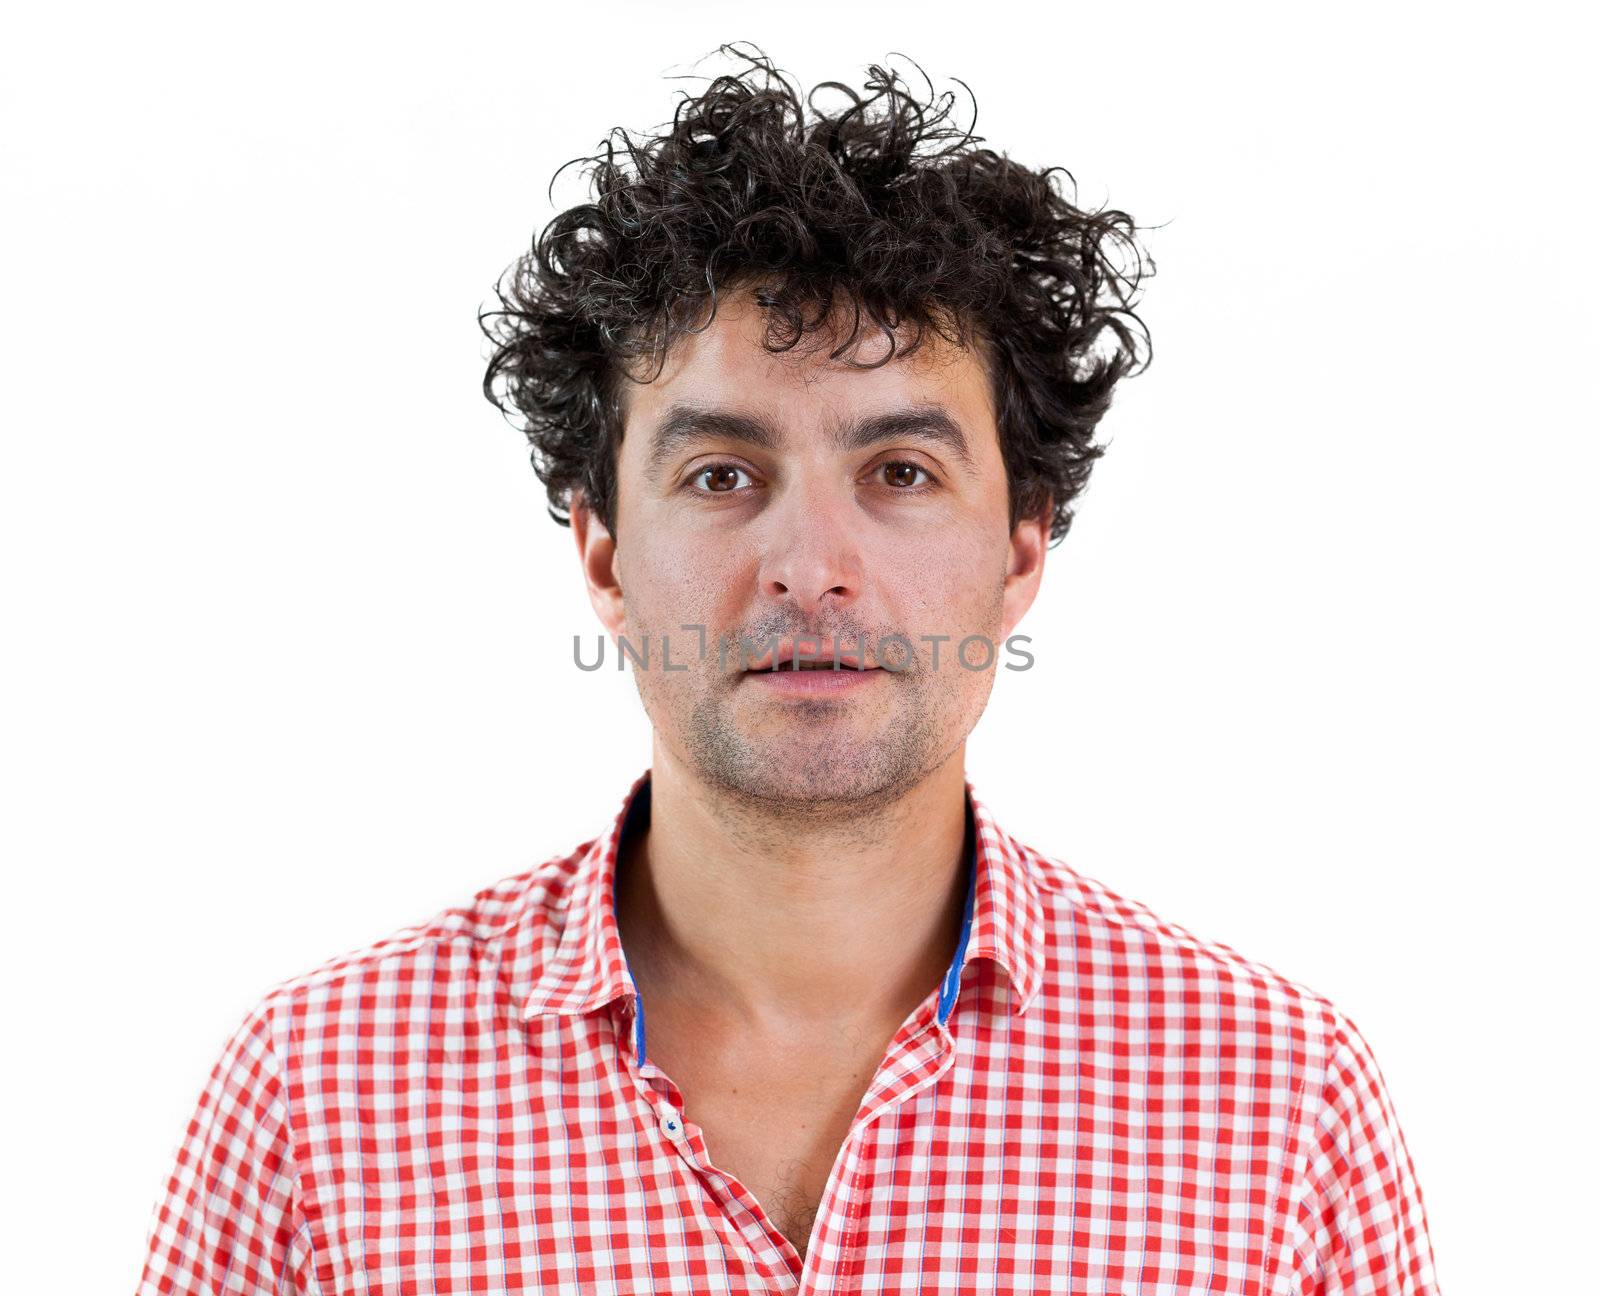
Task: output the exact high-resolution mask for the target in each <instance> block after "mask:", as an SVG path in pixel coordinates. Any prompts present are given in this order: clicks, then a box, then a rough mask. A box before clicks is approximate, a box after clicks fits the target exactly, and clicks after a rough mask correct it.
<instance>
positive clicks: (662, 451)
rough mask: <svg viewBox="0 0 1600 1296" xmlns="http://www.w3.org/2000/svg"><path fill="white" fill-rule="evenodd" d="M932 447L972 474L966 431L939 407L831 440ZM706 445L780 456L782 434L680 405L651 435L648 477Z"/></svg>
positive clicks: (912, 409) (871, 417)
mask: <svg viewBox="0 0 1600 1296" xmlns="http://www.w3.org/2000/svg"><path fill="white" fill-rule="evenodd" d="M907 438H910V439H912V440H920V441H928V442H931V443H933V444H934V445H937V446H939V447H940V448H941V449H943V450H945V451H946V452H948V453H949V454H950V455H951V456H952V457H953V458H954V459H956V460H957V461H958V462H959V463H960V464H961V466H962V467H963V468H965V469H966V470H967V471H968V472H971V471H972V470H973V467H974V464H973V460H972V449H971V447H970V446H968V444H967V437H966V433H964V432H963V431H962V430H961V425H960V424H959V423H957V422H956V421H955V419H953V418H951V417H950V415H949V414H948V413H946V411H945V410H944V409H943V408H941V407H940V406H938V405H912V406H908V407H906V408H905V409H898V410H889V411H886V412H884V413H881V414H863V415H861V416H859V417H857V418H852V419H846V420H844V421H843V422H842V423H836V424H835V425H834V426H833V427H832V428H831V429H830V435H829V439H830V441H831V443H832V446H833V448H834V449H835V450H838V451H840V452H841V453H848V452H850V451H853V450H866V449H868V448H870V447H872V446H875V445H881V444H883V443H884V442H885V441H901V440H905V439H907ZM701 440H721V441H739V442H743V443H744V444H745V445H750V446H755V447H756V448H758V449H761V450H776V449H777V448H778V447H779V446H781V445H782V444H783V440H784V437H783V433H782V431H781V430H780V429H779V428H778V426H777V425H776V424H775V423H773V422H772V421H771V420H770V419H768V418H765V417H763V416H762V415H759V414H743V413H739V412H738V411H735V410H722V409H712V408H708V407H706V406H701V405H689V404H683V403H678V404H674V405H671V406H669V407H668V409H667V412H666V415H665V416H664V417H663V418H662V420H661V421H660V422H659V423H658V424H657V425H656V427H655V430H654V431H653V432H651V434H650V447H649V451H648V457H647V460H646V471H647V472H648V473H649V474H650V475H652V476H654V475H656V474H657V473H659V472H660V470H661V468H662V466H663V465H664V464H665V463H666V461H667V460H668V459H669V458H671V457H672V456H673V455H674V454H675V453H677V452H678V451H679V450H680V449H681V448H682V447H683V446H684V445H686V444H689V443H692V442H694V441H701Z"/></svg>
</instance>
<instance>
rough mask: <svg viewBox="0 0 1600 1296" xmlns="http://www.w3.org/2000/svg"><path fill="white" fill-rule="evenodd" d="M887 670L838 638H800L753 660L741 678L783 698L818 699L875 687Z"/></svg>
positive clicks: (748, 663)
mask: <svg viewBox="0 0 1600 1296" xmlns="http://www.w3.org/2000/svg"><path fill="white" fill-rule="evenodd" d="M857 642H858V645H859V641H857ZM887 673H888V672H887V671H886V670H885V669H884V668H883V667H882V666H878V665H876V664H874V663H872V662H870V661H868V660H866V659H864V658H863V657H862V656H861V654H860V653H859V652H855V651H846V650H845V647H844V645H843V644H842V643H840V642H839V641H838V640H834V639H812V638H805V637H796V638H790V639H783V640H780V641H779V642H778V645H777V647H776V648H769V649H768V651H766V652H764V653H763V654H762V655H761V656H760V657H757V658H751V659H749V660H748V661H747V662H746V669H744V670H743V671H741V672H740V674H739V678H740V680H741V681H742V682H748V683H749V684H751V685H753V686H754V687H756V688H758V689H761V690H763V691H765V692H767V693H773V694H777V695H778V696H780V697H798V698H816V697H829V696H837V695H840V694H844V693H852V692H855V691H856V690H858V689H864V688H872V687H874V686H875V685H876V684H877V683H878V682H879V681H881V680H882V678H883V676H884V675H885V674H887Z"/></svg>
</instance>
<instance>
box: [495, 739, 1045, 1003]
mask: <svg viewBox="0 0 1600 1296" xmlns="http://www.w3.org/2000/svg"><path fill="white" fill-rule="evenodd" d="M649 781H650V771H649V770H645V772H644V773H643V774H641V775H639V777H638V778H636V779H635V780H634V782H633V786H632V787H631V788H629V789H628V793H627V795H626V796H625V797H624V798H623V801H622V805H621V808H620V809H619V810H618V811H617V813H616V816H615V818H613V820H612V822H611V826H610V828H609V829H608V830H607V831H606V832H605V833H604V834H603V835H602V836H600V837H597V838H595V839H594V840H593V841H592V842H590V843H589V844H588V845H587V846H585V847H581V848H579V850H578V852H577V855H576V861H575V865H574V867H573V868H572V870H571V872H570V873H569V874H568V875H567V881H566V886H565V892H566V894H565V901H564V904H561V905H560V906H559V908H560V910H561V912H557V913H556V914H555V915H554V916H555V921H556V922H557V923H558V924H559V925H560V933H559V936H557V937H555V938H554V939H553V940H546V941H540V942H538V948H540V949H542V950H544V951H546V953H545V955H544V956H543V957H542V958H541V957H540V956H538V955H535V960H534V966H533V968H532V969H531V971H532V989H531V990H530V992H529V994H528V996H527V998H526V999H525V1000H524V1002H523V1013H522V1015H523V1017H524V1018H529V1017H533V1016H536V1015H539V1014H544V1013H557V1014H565V1013H574V1014H580V1015H581V1014H584V1013H588V1012H592V1011H594V1010H595V1009H597V1008H601V1007H603V1006H605V1005H606V1004H608V1003H610V1002H611V1001H612V1000H613V999H616V998H618V997H625V996H632V995H634V994H636V993H637V987H636V986H635V985H634V982H633V977H632V975H631V974H630V973H629V971H628V963H627V958H626V957H625V956H624V954H623V951H622V940H621V937H620V935H619V934H618V928H617V921H616V911H615V906H614V904H613V897H614V888H615V882H616V871H617V855H618V847H619V846H620V844H621V842H622V839H623V834H624V832H625V831H627V830H628V828H629V816H630V813H632V814H634V815H635V816H638V817H642V814H643V813H645V812H647V810H648V804H649ZM641 793H643V794H644V795H643V796H641ZM966 798H967V806H968V809H969V811H970V814H971V823H970V827H971V829H972V845H973V855H974V857H975V864H976V866H975V868H973V869H972V871H971V872H970V873H969V874H968V912H967V915H966V917H965V918H964V921H963V929H962V940H961V942H960V943H959V944H958V947H957V951H956V957H955V960H954V961H953V962H952V964H951V967H950V971H949V973H947V974H946V977H945V980H944V981H943V982H942V983H941V987H940V996H939V1019H940V1021H941V1022H943V1021H944V1020H946V1019H947V1018H948V1016H949V1013H950V1012H951V1010H952V1009H953V1007H954V1000H955V996H956V987H957V986H958V985H959V983H960V980H961V972H962V969H964V968H965V967H966V965H967V964H968V963H971V962H972V961H973V960H974V959H978V958H988V959H992V960H993V961H994V962H995V963H996V964H998V965H999V967H1000V968H1001V969H1002V971H1003V972H1004V973H1005V975H1006V977H1007V979H1008V981H1009V983H1010V987H1011V1011H1012V1013H1013V1014H1015V1015H1021V1014H1022V1013H1025V1012H1026V1011H1027V1010H1028V1008H1029V1006H1030V1005H1031V1004H1032V1003H1033V1001H1034V999H1035V998H1036V996H1037V995H1038V992H1039V983H1040V981H1041V979H1042V976H1043V971H1044V948H1043V942H1044V939H1045V924H1044V909H1043V904H1042V902H1041V900H1040V895H1039V885H1038V879H1037V877H1036V875H1035V873H1034V867H1033V865H1032V862H1031V859H1030V852H1029V851H1028V850H1027V848H1026V847H1024V846H1022V845H1020V844H1019V843H1018V842H1016V841H1015V840H1014V839H1012V838H1011V837H1010V836H1009V835H1007V834H1006V833H1005V832H1004V831H1003V830H1002V829H1001V828H1000V826H999V825H998V824H996V823H995V821H994V817H993V816H992V815H991V814H990V812H989V810H988V809H987V808H986V807H985V806H984V804H983V803H982V802H981V801H980V800H979V799H978V797H977V796H976V794H975V793H974V790H973V785H972V782H971V780H970V779H969V780H967V781H966Z"/></svg>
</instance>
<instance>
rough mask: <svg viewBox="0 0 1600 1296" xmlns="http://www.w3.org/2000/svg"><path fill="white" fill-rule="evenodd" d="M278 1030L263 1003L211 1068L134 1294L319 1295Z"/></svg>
mask: <svg viewBox="0 0 1600 1296" xmlns="http://www.w3.org/2000/svg"><path fill="white" fill-rule="evenodd" d="M271 1038H272V1037H271V1025H270V1021H269V1018H268V1015H267V1012H266V1010H265V1008H264V1007H262V1006H258V1007H257V1008H256V1009H254V1010H253V1011H252V1012H251V1013H250V1014H249V1015H248V1016H247V1017H246V1018H245V1020H244V1022H243V1023H242V1024H241V1025H240V1026H239V1028H238V1029H237V1030H236V1031H235V1032H234V1034H233V1036H232V1038H231V1039H229V1040H228V1042H227V1044H226V1045H225V1046H224V1048H223V1050H222V1056H221V1057H220V1058H219V1059H218V1061H217V1063H216V1065H215V1066H214V1067H213V1068H212V1071H211V1077H210V1079H209V1080H208V1081H207V1083H206V1086H205V1089H204V1091H203V1092H202V1093H201V1095H200V1100H199V1104H198V1106H197V1108H196V1110H195V1113H194V1116H193V1117H192V1118H191V1119H190V1121H189V1127H188V1130H187V1132H186V1133H185V1134H184V1136H183V1138H182V1140H181V1142H180V1143H179V1145H178V1148H177V1164H176V1166H175V1168H174V1169H173V1171H172V1174H171V1176H170V1177H169V1179H168V1180H167V1184H166V1188H165V1190H164V1191H163V1192H162V1194H161V1195H160V1196H159V1197H158V1199H157V1201H156V1204H155V1207H154V1209H153V1210H152V1212H151V1222H150V1232H149V1242H148V1246H147V1248H146V1256H145V1265H144V1273H143V1276H142V1277H141V1279H140V1282H139V1288H138V1293H137V1296H170V1294H172V1293H179V1294H181V1296H201V1294H202V1293H203V1294H204V1296H254V1294H255V1293H270V1294H271V1296H315V1293H316V1292H317V1286H316V1280H315V1277H314V1275H313V1272H312V1263H311V1262H312V1256H311V1249H310V1244H309V1237H308V1230H307V1225H306V1221H305V1219H304V1217H303V1215H302V1213H301V1210H300V1203H299V1200H298V1196H297V1190H296V1184H295V1168H294V1158H293V1155H292V1148H291V1146H290V1141H289V1121H288V1107H287V1104H286V1102H285V1098H284V1086H283V1082H282V1078H281V1076H280V1074H279V1070H278V1065H277V1061H276V1059H275V1057H274V1056H273V1051H272V1045H271Z"/></svg>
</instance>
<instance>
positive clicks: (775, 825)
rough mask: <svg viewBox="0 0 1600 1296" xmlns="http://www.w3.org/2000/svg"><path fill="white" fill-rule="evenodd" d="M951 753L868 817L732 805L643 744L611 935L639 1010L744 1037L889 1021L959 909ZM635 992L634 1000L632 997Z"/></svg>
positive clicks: (918, 997) (916, 985)
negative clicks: (646, 780) (695, 1018)
mask: <svg viewBox="0 0 1600 1296" xmlns="http://www.w3.org/2000/svg"><path fill="white" fill-rule="evenodd" d="M963 757H964V749H963V748H958V749H957V751H956V752H955V753H953V754H952V756H951V757H950V759H949V760H947V761H946V762H945V763H944V764H943V765H941V766H940V767H938V768H937V769H935V770H933V771H932V772H931V773H930V774H929V775H927V776H926V777H925V778H923V779H922V780H921V781H920V782H918V783H916V784H915V785H913V786H912V787H910V788H909V789H907V790H906V791H904V792H903V793H901V794H900V795H898V796H897V797H895V798H894V799H893V800H892V801H888V802H884V803H879V804H875V805H873V806H872V807H871V809H870V813H863V814H860V815H850V814H837V815H834V816H832V817H831V818H823V817H820V816H817V815H813V814H806V813H801V814H800V815H798V816H796V815H794V814H792V813H786V812H785V810H784V809H783V808H782V807H773V808H770V809H768V810H767V811H766V812H763V811H762V809H761V808H760V807H752V806H751V805H749V804H748V803H745V802H738V803H735V802H732V801H731V800H730V799H728V798H726V797H723V796H719V795H718V793H717V791H716V790H715V789H713V788H710V787H708V786H707V785H706V784H705V783H704V782H702V781H701V780H699V779H698V778H696V777H694V774H693V771H692V770H691V769H689V768H686V767H685V766H683V765H681V764H679V763H678V762H676V761H675V760H673V759H672V758H671V756H670V755H669V754H667V753H665V752H664V751H663V750H662V748H661V746H660V744H659V743H658V744H657V745H656V748H655V752H654V759H653V761H652V764H651V775H650V823H649V827H648V830H647V831H645V832H642V833H640V834H638V836H637V837H636V838H635V839H634V840H632V841H631V842H630V843H628V848H627V849H626V850H625V851H624V853H623V855H622V857H621V858H619V860H618V870H617V887H616V905H617V923H618V927H619V930H620V932H621V934H622V939H623V947H624V949H625V950H626V951H627V955H628V963H629V967H630V969H631V970H632V972H633V974H634V977H635V980H636V981H638V982H639V983H640V992H641V994H643V995H644V996H645V1001H646V1003H647V1004H648V1003H650V1002H653V1001H659V999H660V996H662V995H668V996H670V997H671V999H672V1000H673V1001H674V1002H675V1003H678V1004H683V1005H686V1006H687V1005H692V1006H693V1007H694V1010H695V1011H696V1013H698V1014H701V1015H702V1016H704V1015H705V1014H707V1013H710V1014H712V1015H713V1016H714V1017H715V1018H716V1019H717V1020H720V1021H723V1022H726V1023H728V1024H736V1025H738V1026H739V1027H740V1028H742V1029H744V1030H753V1031H758V1032H760V1031H772V1032H774V1033H785V1034H792V1033H793V1032H794V1031H796V1030H804V1029H807V1028H811V1027H815V1028H816V1029H818V1030H822V1031H826V1030H829V1029H832V1028H835V1027H837V1025H838V1023H839V1022H840V1021H859V1020H862V1019H871V1020H888V1021H891V1022H894V1023H896V1024H897V1023H898V1022H899V1021H901V1020H903V1019H904V1017H905V1016H906V1015H907V1014H908V1013H909V1012H910V1011H911V1009H912V1008H914V1007H915V1006H916V1005H917V1004H918V1003H920V1002H921V1001H922V1000H923V999H924V998H925V997H926V996H927V995H928V994H929V992H930V991H932V989H933V988H934V987H935V986H936V985H937V984H938V983H939V980H940V978H941V977H942V976H943V975H944V972H945V969H946V968H947V967H948V966H949V964H950V960H951V959H952V958H953V957H954V954H955V948H956V942H957V939H958V937H959V934H960V927H961V915H962V910H963V907H964V904H965V900H966V882H967V879H966V867H965V866H966V858H965V851H964V846H965V843H966V783H965V774H964V760H963ZM647 985H648V988H647Z"/></svg>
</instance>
